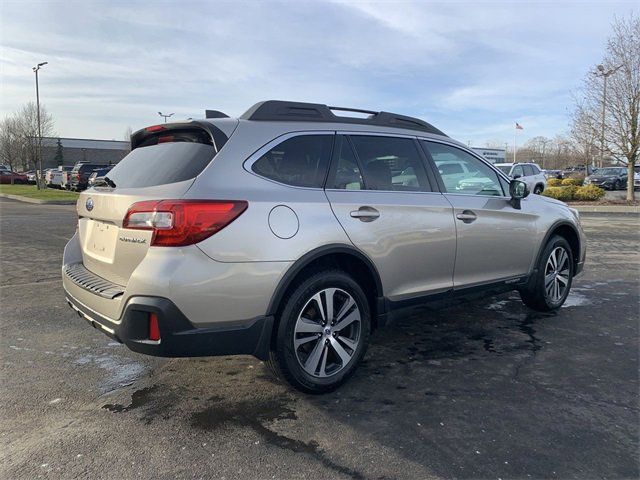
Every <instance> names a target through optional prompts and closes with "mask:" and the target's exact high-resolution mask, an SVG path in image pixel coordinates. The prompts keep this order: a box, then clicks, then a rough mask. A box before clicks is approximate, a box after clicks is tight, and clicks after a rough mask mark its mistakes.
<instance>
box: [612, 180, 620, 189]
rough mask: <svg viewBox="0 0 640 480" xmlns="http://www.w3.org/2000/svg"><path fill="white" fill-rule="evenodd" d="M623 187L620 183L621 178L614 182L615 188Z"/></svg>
mask: <svg viewBox="0 0 640 480" xmlns="http://www.w3.org/2000/svg"><path fill="white" fill-rule="evenodd" d="M621 188H622V184H621V183H620V180H616V182H615V183H614V184H613V190H620V189H621Z"/></svg>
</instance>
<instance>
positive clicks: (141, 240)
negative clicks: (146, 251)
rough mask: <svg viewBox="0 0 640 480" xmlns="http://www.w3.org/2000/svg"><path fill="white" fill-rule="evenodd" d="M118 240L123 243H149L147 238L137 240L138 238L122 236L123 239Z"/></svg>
mask: <svg viewBox="0 0 640 480" xmlns="http://www.w3.org/2000/svg"><path fill="white" fill-rule="evenodd" d="M118 240H120V241H121V242H127V243H147V239H146V238H136V237H125V236H121V237H118Z"/></svg>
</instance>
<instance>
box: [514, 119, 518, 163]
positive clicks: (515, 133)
mask: <svg viewBox="0 0 640 480" xmlns="http://www.w3.org/2000/svg"><path fill="white" fill-rule="evenodd" d="M517 133H518V127H517V124H516V127H515V129H514V130H513V163H516V135H517Z"/></svg>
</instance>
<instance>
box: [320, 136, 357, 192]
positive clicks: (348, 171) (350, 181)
mask: <svg viewBox="0 0 640 480" xmlns="http://www.w3.org/2000/svg"><path fill="white" fill-rule="evenodd" d="M333 158H334V160H333V165H334V166H333V167H332V169H331V170H332V173H331V178H332V179H331V180H330V181H329V182H327V188H335V189H337V190H363V189H364V182H363V181H362V174H361V172H360V167H359V166H358V160H357V159H356V156H355V154H354V153H353V149H352V148H351V145H350V144H349V139H348V138H347V137H345V136H342V135H340V136H338V137H337V138H336V146H335V149H334V154H333Z"/></svg>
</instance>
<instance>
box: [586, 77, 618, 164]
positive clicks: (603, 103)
mask: <svg viewBox="0 0 640 480" xmlns="http://www.w3.org/2000/svg"><path fill="white" fill-rule="evenodd" d="M596 68H597V71H595V72H593V74H594V75H595V76H596V77H602V78H604V85H603V87H602V124H601V126H600V167H602V166H604V118H605V108H606V105H607V78H609V76H610V75H613V74H614V73H616V72H617V71H618V70H620V68H622V65H618V66H617V67H615V68H610V69H609V70H607V69H605V67H604V65H602V64H600V65H598V66H597V67H596ZM593 166H594V167H595V165H593Z"/></svg>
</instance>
